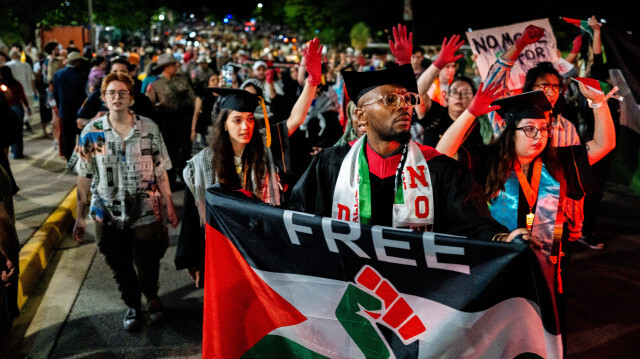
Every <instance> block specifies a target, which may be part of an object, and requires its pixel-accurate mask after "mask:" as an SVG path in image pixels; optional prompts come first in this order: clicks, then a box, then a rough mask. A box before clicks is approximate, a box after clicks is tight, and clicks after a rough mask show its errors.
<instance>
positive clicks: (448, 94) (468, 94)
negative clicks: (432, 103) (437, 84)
mask: <svg viewBox="0 0 640 359" xmlns="http://www.w3.org/2000/svg"><path fill="white" fill-rule="evenodd" d="M468 91H469V92H468V93H467V95H465V96H462V91H455V92H453V91H450V92H447V96H451V97H458V98H473V95H474V93H473V91H472V90H468ZM464 92H465V93H466V92H467V91H464Z"/></svg>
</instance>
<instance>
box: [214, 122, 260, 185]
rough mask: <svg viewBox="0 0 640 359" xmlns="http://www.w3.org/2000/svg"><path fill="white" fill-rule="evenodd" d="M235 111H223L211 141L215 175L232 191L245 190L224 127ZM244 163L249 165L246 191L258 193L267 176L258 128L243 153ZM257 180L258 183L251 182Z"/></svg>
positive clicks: (254, 128)
mask: <svg viewBox="0 0 640 359" xmlns="http://www.w3.org/2000/svg"><path fill="white" fill-rule="evenodd" d="M232 111H233V110H230V109H223V110H222V111H220V114H218V117H217V118H216V119H215V120H214V122H213V141H211V145H210V147H211V150H212V151H213V159H212V161H211V166H212V168H213V173H214V174H215V175H216V177H217V181H218V182H219V183H222V184H225V185H227V186H228V187H229V188H231V189H243V187H242V182H241V181H240V177H239V176H238V174H237V172H236V166H235V164H234V162H233V157H234V155H235V154H234V152H233V145H232V144H231V138H230V137H229V132H228V131H225V129H224V125H225V123H226V122H227V118H228V117H229V115H231V112H232ZM242 163H243V164H244V163H246V164H247V168H246V169H245V170H246V171H247V173H246V178H247V183H246V184H245V187H244V189H247V190H250V191H251V192H253V193H257V192H258V191H259V190H261V188H260V186H261V185H262V181H263V179H264V178H265V175H266V169H267V163H266V161H265V149H264V144H263V142H262V135H261V134H260V132H259V130H258V126H254V127H253V133H252V135H251V141H249V143H248V144H247V146H246V147H245V149H244V152H243V153H242ZM252 178H256V179H257V181H256V182H257V183H255V187H258V188H254V183H253V181H252V180H251V179H252Z"/></svg>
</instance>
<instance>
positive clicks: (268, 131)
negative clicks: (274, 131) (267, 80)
mask: <svg viewBox="0 0 640 359" xmlns="http://www.w3.org/2000/svg"><path fill="white" fill-rule="evenodd" d="M258 103H259V104H260V107H262V112H263V113H264V126H265V129H266V130H267V143H266V146H267V148H270V147H271V127H270V126H269V118H268V117H267V106H266V105H265V104H264V99H263V98H262V97H260V96H258Z"/></svg>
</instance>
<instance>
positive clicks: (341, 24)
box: [284, 0, 363, 44]
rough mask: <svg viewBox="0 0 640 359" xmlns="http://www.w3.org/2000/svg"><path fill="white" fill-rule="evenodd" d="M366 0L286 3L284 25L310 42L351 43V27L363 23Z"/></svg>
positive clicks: (297, 1) (291, 0) (320, 0)
mask: <svg viewBox="0 0 640 359" xmlns="http://www.w3.org/2000/svg"><path fill="white" fill-rule="evenodd" d="M362 2H363V1H362V0H353V1H344V0H286V2H285V4H284V21H285V23H286V24H287V25H288V26H289V27H290V28H292V29H294V30H297V31H300V32H301V33H302V34H303V36H305V37H306V38H307V39H311V38H312V37H314V36H318V37H319V38H320V41H322V42H323V43H325V44H337V43H348V42H349V31H350V27H351V24H353V23H354V22H355V21H358V20H360V19H359V18H360V17H361V16H362V13H360V12H357V11H354V9H358V8H360V5H361V3H362Z"/></svg>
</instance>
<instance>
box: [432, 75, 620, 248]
mask: <svg viewBox="0 0 640 359" xmlns="http://www.w3.org/2000/svg"><path fill="white" fill-rule="evenodd" d="M580 89H581V91H582V93H583V94H584V95H585V96H586V97H587V98H588V99H589V100H590V101H591V102H592V103H593V106H592V107H594V112H595V115H596V130H597V131H596V135H594V139H593V140H591V141H589V142H588V143H586V144H584V145H576V146H566V147H555V146H553V145H551V144H550V141H549V140H550V139H551V138H552V136H553V135H552V130H551V127H550V126H549V123H548V120H547V113H548V111H550V110H551V103H549V101H548V99H547V96H545V94H544V93H543V92H542V91H533V92H527V93H524V94H521V95H516V96H510V97H505V98H502V99H499V100H495V101H493V102H491V100H492V95H494V94H490V95H488V94H487V93H486V92H485V91H481V92H479V93H478V95H476V97H475V98H474V101H473V103H472V105H471V106H470V108H474V109H475V108H478V107H481V108H483V109H484V112H489V110H491V108H490V107H489V106H488V104H491V105H493V106H501V108H500V109H497V112H498V114H499V115H500V116H501V117H502V118H503V119H504V121H505V127H504V130H503V131H502V133H501V134H500V136H498V137H497V138H496V139H494V140H493V141H492V142H491V143H490V144H489V145H487V146H484V145H482V146H473V147H470V148H467V149H465V151H458V150H459V148H460V145H461V143H462V138H463V137H464V133H466V131H467V130H468V128H469V127H470V126H471V124H472V123H473V119H474V115H472V114H471V113H475V114H478V110H476V111H475V112H474V111H468V112H471V113H467V114H465V115H463V116H461V119H462V121H456V123H455V124H454V125H452V126H451V127H450V128H449V129H448V130H447V132H446V133H445V134H444V136H443V137H442V139H441V140H440V142H439V143H438V145H437V147H436V149H437V150H438V151H440V152H441V153H444V154H446V155H448V156H450V157H453V158H456V159H458V160H460V161H462V162H463V163H466V164H467V165H469V167H470V168H471V170H472V172H473V173H474V174H475V176H476V179H477V180H478V181H479V182H480V183H481V184H483V185H484V193H485V196H486V198H487V201H489V203H490V205H491V212H492V214H493V216H494V217H495V218H496V219H497V220H498V221H499V222H502V223H503V224H504V225H506V226H507V227H510V228H511V229H513V228H520V227H527V228H528V229H529V230H532V229H533V235H534V237H536V235H538V237H539V240H541V241H542V242H543V244H544V243H547V244H551V243H552V242H553V237H554V231H553V227H554V226H555V225H556V220H557V224H559V225H560V229H561V228H562V225H561V224H562V223H563V222H564V216H563V215H562V213H561V210H562V208H561V207H562V204H563V203H564V201H563V199H564V197H565V196H568V197H570V198H573V199H580V198H582V197H583V196H584V195H585V194H586V193H587V192H589V191H591V190H592V187H591V185H592V178H591V177H590V165H592V164H593V163H595V162H597V161H599V160H600V159H601V158H602V157H604V156H605V155H606V154H607V153H609V152H610V151H611V150H612V149H613V148H614V147H615V130H614V127H613V120H612V118H611V113H610V112H609V108H608V106H607V102H606V98H605V95H604V94H602V93H596V92H595V91H592V90H590V89H587V88H586V87H585V86H583V85H582V84H580ZM478 104H480V105H481V106H478ZM521 175H524V177H522V176H521ZM532 178H533V179H532ZM541 178H546V179H548V180H549V181H550V182H549V183H551V182H555V184H554V185H549V187H538V184H540V186H542V182H540V181H541ZM536 183H538V184H536ZM542 188H553V189H554V190H553V191H551V192H549V194H550V195H551V194H553V196H555V200H554V201H547V200H545V201H539V200H538V201H536V199H537V198H538V197H537V196H538V195H539V193H538V192H537V190H538V189H542ZM532 191H533V192H532ZM550 203H555V207H556V208H550V207H549V205H550ZM540 206H547V207H548V208H545V210H544V211H542V212H539V211H537V210H536V209H539V208H540ZM550 211H551V212H553V213H554V214H553V215H552V216H549V213H551V212H550ZM516 214H517V215H516ZM556 214H558V215H556ZM539 215H544V216H546V217H545V218H542V217H540V216H539ZM552 217H553V218H552ZM541 225H545V226H547V228H539V230H538V231H536V229H535V228H536V226H541ZM561 232H562V231H560V233H561ZM555 234H556V237H557V235H558V232H557V231H556V233H555Z"/></svg>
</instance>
